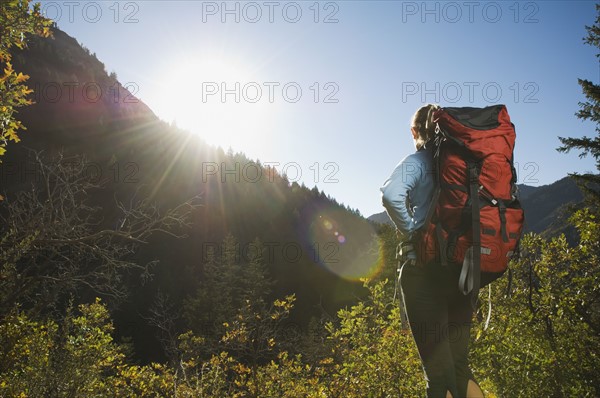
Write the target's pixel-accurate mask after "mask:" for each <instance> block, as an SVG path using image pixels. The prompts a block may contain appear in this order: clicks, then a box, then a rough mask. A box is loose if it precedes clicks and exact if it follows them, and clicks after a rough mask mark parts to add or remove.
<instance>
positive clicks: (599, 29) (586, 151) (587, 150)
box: [558, 4, 600, 205]
mask: <svg viewBox="0 0 600 398" xmlns="http://www.w3.org/2000/svg"><path fill="white" fill-rule="evenodd" d="M596 10H597V12H598V15H597V16H596V21H595V23H594V25H592V26H586V30H587V32H588V35H587V36H586V37H585V38H584V39H583V40H584V43H585V44H589V45H591V46H594V47H597V48H599V49H600V4H597V5H596ZM596 57H597V58H599V59H600V52H599V53H597V54H596ZM578 82H579V85H580V86H581V88H582V90H583V94H584V95H585V96H586V98H587V101H585V102H580V103H579V107H580V109H579V111H578V112H577V113H576V115H577V117H578V118H579V119H582V120H589V121H592V122H594V123H596V136H595V137H593V138H592V137H587V136H584V137H581V138H573V137H559V139H560V141H561V143H562V146H561V147H559V148H558V151H560V152H569V151H570V150H571V149H577V150H579V151H581V152H580V154H579V156H580V157H585V156H587V155H592V156H593V157H594V159H595V160H596V169H597V170H598V171H600V85H598V84H594V83H593V82H591V81H589V80H587V79H578ZM572 176H573V177H574V178H575V180H576V181H577V182H578V183H579V185H580V187H581V188H582V190H583V191H584V193H585V194H586V196H587V200H588V202H590V203H594V204H596V205H597V204H598V203H600V174H598V173H596V174H592V173H585V174H577V173H574V174H572Z"/></svg>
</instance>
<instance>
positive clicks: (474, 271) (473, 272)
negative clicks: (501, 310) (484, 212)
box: [458, 163, 481, 307]
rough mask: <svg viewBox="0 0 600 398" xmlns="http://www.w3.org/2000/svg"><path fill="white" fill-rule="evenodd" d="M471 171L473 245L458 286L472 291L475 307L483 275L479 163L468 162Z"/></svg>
mask: <svg viewBox="0 0 600 398" xmlns="http://www.w3.org/2000/svg"><path fill="white" fill-rule="evenodd" d="M467 169H468V173H469V196H470V200H471V222H472V225H473V229H472V231H473V238H472V246H471V247H469V249H468V250H467V253H466V254H465V259H464V261H463V264H462V269H461V271H460V277H459V279H458V288H459V290H460V291H461V292H462V293H463V294H464V295H465V296H466V295H468V294H469V293H471V295H472V296H471V303H472V304H473V307H475V306H476V304H477V298H478V294H479V286H480V276H481V270H480V266H481V230H480V225H479V221H480V217H479V172H478V170H477V165H476V164H474V163H467Z"/></svg>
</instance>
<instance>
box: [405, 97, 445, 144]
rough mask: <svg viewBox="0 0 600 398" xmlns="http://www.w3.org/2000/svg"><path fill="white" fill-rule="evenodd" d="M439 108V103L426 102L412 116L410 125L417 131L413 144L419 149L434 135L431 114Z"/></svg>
mask: <svg viewBox="0 0 600 398" xmlns="http://www.w3.org/2000/svg"><path fill="white" fill-rule="evenodd" d="M438 109H440V106H439V105H435V104H427V105H425V106H422V107H421V108H419V109H418V110H417V111H416V112H415V114H414V115H413V117H412V122H411V127H413V128H414V129H415V130H416V131H417V137H416V138H415V146H416V147H417V149H421V148H422V147H423V146H424V145H425V144H427V142H429V140H431V139H432V138H433V137H434V136H435V123H434V121H433V114H434V113H435V111H436V110H438Z"/></svg>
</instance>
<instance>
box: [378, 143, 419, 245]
mask: <svg viewBox="0 0 600 398" xmlns="http://www.w3.org/2000/svg"><path fill="white" fill-rule="evenodd" d="M421 176H422V164H421V162H419V161H418V160H417V159H415V157H414V156H412V155H409V156H407V157H406V158H405V159H404V160H402V161H401V162H400V163H399V164H398V166H396V168H395V169H394V171H393V172H392V175H391V176H390V177H389V178H388V179H387V180H386V181H385V183H384V184H383V187H381V193H382V195H381V199H382V203H383V207H385V209H386V211H387V213H388V215H389V216H390V218H391V219H392V221H393V222H394V224H395V225H396V228H398V231H399V232H400V233H401V234H402V235H403V236H404V237H405V239H407V240H410V238H411V237H412V236H411V235H412V233H413V232H414V229H415V228H414V221H413V218H412V215H411V213H410V212H409V208H408V206H409V203H408V196H409V192H411V191H412V190H413V189H414V188H415V186H416V185H417V182H418V181H419V179H420V178H421Z"/></svg>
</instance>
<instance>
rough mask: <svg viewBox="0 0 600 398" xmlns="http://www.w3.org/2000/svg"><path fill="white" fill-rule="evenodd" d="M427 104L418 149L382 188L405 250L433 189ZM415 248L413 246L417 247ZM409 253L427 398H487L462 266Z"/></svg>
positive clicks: (410, 308) (407, 284)
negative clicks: (475, 356)
mask: <svg viewBox="0 0 600 398" xmlns="http://www.w3.org/2000/svg"><path fill="white" fill-rule="evenodd" d="M438 108H439V107H438V106H437V105H431V104H428V105H425V106H423V107H421V108H420V109H418V110H417V112H416V113H415V114H414V116H413V118H412V122H411V132H412V137H413V139H414V143H415V147H416V152H415V153H413V154H411V155H408V156H407V157H406V158H404V160H402V161H401V162H400V163H399V164H398V166H396V168H395V170H394V171H393V173H392V175H391V176H390V178H388V180H387V181H386V182H385V183H384V185H383V187H382V188H381V192H382V202H383V205H384V207H385V209H386V211H387V213H388V215H389V216H390V218H391V219H392V221H393V222H394V224H395V225H396V227H397V229H398V232H399V234H400V235H401V239H402V241H403V242H404V244H403V246H404V251H405V252H406V251H407V250H406V249H408V248H410V247H411V246H413V245H412V244H413V243H417V242H418V239H419V229H420V228H421V227H422V226H423V224H424V223H425V219H426V216H427V211H428V210H429V207H430V204H431V201H432V196H433V190H434V184H435V181H434V178H435V176H434V167H433V153H432V148H431V147H432V146H433V145H432V139H433V138H434V136H435V123H434V122H433V114H434V112H435V110H436V109H438ZM413 247H414V246H413ZM416 254H417V253H416V252H414V251H413V252H409V253H408V255H406V253H405V255H406V258H408V259H409V261H407V262H405V264H404V266H403V267H402V270H401V276H400V285H401V288H402V297H403V301H404V306H405V311H406V314H407V316H408V320H409V323H410V328H411V332H412V335H413V338H414V340H415V342H416V344H417V348H418V350H419V355H420V357H421V362H422V364H423V369H424V371H425V378H426V381H427V397H428V398H449V397H452V398H464V397H469V398H480V397H481V398H483V392H482V391H481V389H480V388H479V386H478V385H477V383H476V382H475V379H474V377H473V374H472V372H471V370H470V369H469V364H468V358H467V357H468V352H469V347H468V345H469V335H470V330H471V323H472V316H473V309H472V306H471V301H470V296H465V295H463V294H462V293H461V292H460V291H459V290H458V289H457V285H458V278H459V274H460V265H458V264H448V265H447V266H441V265H440V264H435V263H429V264H420V263H418V261H417V255H416Z"/></svg>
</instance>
